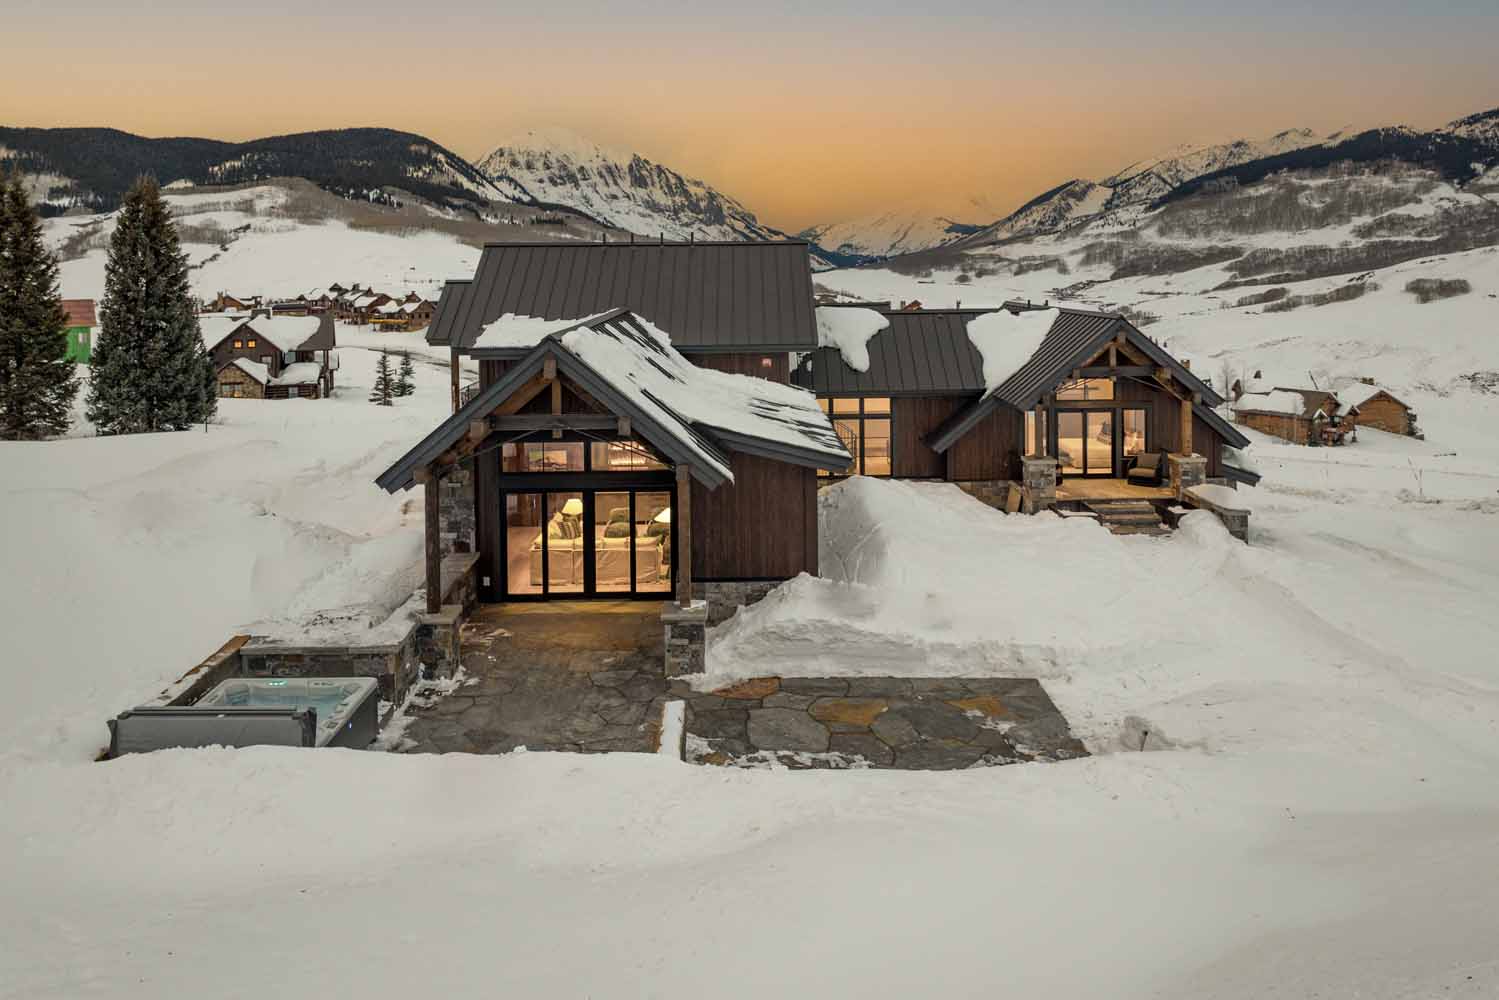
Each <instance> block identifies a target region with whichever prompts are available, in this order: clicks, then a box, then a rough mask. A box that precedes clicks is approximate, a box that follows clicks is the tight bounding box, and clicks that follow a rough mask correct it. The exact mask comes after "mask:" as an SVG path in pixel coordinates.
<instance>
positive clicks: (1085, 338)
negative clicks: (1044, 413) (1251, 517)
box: [928, 308, 1249, 452]
mask: <svg viewBox="0 0 1499 1000" xmlns="http://www.w3.org/2000/svg"><path fill="white" fill-rule="evenodd" d="M1121 333H1122V334H1124V336H1125V338H1126V340H1127V341H1128V343H1129V344H1130V346H1132V347H1134V348H1135V349H1136V350H1138V351H1140V352H1141V353H1143V354H1144V355H1145V356H1146V357H1148V358H1149V359H1150V360H1151V361H1152V362H1154V363H1155V364H1157V365H1159V366H1160V367H1162V368H1165V369H1167V370H1168V371H1170V372H1171V374H1172V375H1173V376H1175V377H1176V379H1177V380H1178V381H1180V382H1181V383H1182V384H1183V385H1184V386H1186V387H1187V389H1188V390H1189V391H1191V392H1194V393H1197V394H1199V395H1200V396H1201V397H1202V400H1203V402H1202V403H1199V404H1194V406H1193V409H1194V412H1196V413H1197V415H1198V416H1200V417H1202V419H1203V420H1204V421H1205V422H1206V423H1207V424H1208V425H1209V426H1211V427H1212V428H1213V429H1214V430H1216V431H1218V433H1219V434H1221V435H1222V436H1223V437H1224V438H1225V439H1226V440H1228V441H1229V442H1230V443H1231V444H1235V445H1236V446H1237V447H1244V446H1247V445H1248V443H1249V440H1248V439H1247V438H1245V437H1244V435H1243V434H1241V433H1239V431H1237V430H1236V429H1235V428H1234V426H1233V425H1232V424H1230V423H1229V422H1228V421H1226V420H1224V419H1223V418H1222V417H1221V416H1219V415H1218V414H1217V413H1216V412H1214V411H1213V409H1212V407H1214V406H1217V405H1218V404H1220V403H1222V402H1223V397H1222V396H1220V395H1218V393H1217V392H1216V391H1214V389H1213V388H1212V386H1210V385H1208V384H1207V383H1205V382H1203V381H1202V380H1201V379H1200V378H1198V377H1197V376H1196V375H1194V374H1192V371H1191V370H1190V369H1189V368H1187V367H1186V366H1185V365H1183V364H1182V363H1181V362H1180V361H1177V360H1176V359H1175V358H1174V357H1172V356H1171V355H1170V354H1168V353H1166V351H1165V350H1164V349H1163V348H1162V347H1161V346H1160V345H1159V344H1157V343H1156V342H1155V341H1153V340H1151V339H1150V338H1149V337H1147V336H1145V335H1144V334H1143V333H1141V332H1140V331H1139V329H1138V328H1136V327H1135V325H1134V324H1133V323H1131V322H1129V320H1127V319H1125V318H1124V317H1123V316H1119V315H1116V314H1113V313H1099V312H1087V311H1084V310H1081V309H1065V308H1064V309H1059V310H1058V311H1057V318H1056V320H1055V321H1054V322H1053V323H1052V324H1051V329H1049V330H1047V331H1046V336H1045V337H1044V338H1042V340H1041V346H1040V347H1038V348H1037V349H1036V353H1034V354H1032V355H1031V358H1030V360H1029V361H1027V362H1026V363H1025V364H1023V365H1021V366H1020V367H1019V368H1018V369H1017V370H1016V371H1015V373H1014V374H1013V375H1011V376H1010V377H1009V378H1007V379H1005V380H1004V382H1002V383H1000V385H999V386H998V387H997V388H996V389H995V390H994V391H993V392H991V393H989V394H988V395H986V396H984V397H983V398H982V399H979V400H977V401H975V402H974V403H972V404H971V405H969V406H966V407H964V408H962V409H960V410H959V411H958V412H957V413H955V414H953V415H952V417H950V418H949V419H948V420H947V421H946V422H944V423H943V424H942V425H941V426H939V427H938V428H937V429H936V430H935V431H933V432H932V433H931V434H930V435H929V436H928V444H929V445H930V446H931V447H932V449H933V450H935V451H939V452H940V451H947V449H949V448H951V447H952V446H953V445H954V444H956V443H957V441H958V440H959V439H960V438H961V437H962V436H963V435H964V434H967V433H968V432H969V431H970V430H972V429H973V428H974V426H975V425H977V424H978V422H979V421H980V420H982V419H983V418H984V417H985V416H987V415H988V414H989V413H990V412H991V411H992V410H994V408H995V407H997V406H999V405H1001V404H1005V405H1009V406H1011V407H1014V408H1015V409H1017V410H1028V409H1030V408H1031V407H1032V406H1034V405H1036V402H1037V401H1038V400H1039V399H1040V398H1041V396H1043V395H1044V394H1045V393H1046V392H1047V391H1049V390H1050V389H1051V388H1053V387H1054V386H1056V385H1057V384H1058V383H1059V382H1061V381H1062V380H1063V379H1065V378H1066V377H1067V376H1068V374H1069V373H1070V372H1071V371H1072V369H1074V368H1076V367H1078V366H1080V365H1082V364H1083V363H1084V362H1086V361H1088V360H1089V359H1090V358H1092V357H1093V356H1094V355H1096V354H1097V353H1098V352H1099V351H1101V350H1103V348H1104V347H1106V346H1107V345H1108V343H1109V341H1111V340H1113V339H1114V337H1116V336H1118V335H1119V334H1121Z"/></svg>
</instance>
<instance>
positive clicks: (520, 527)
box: [505, 493, 546, 594]
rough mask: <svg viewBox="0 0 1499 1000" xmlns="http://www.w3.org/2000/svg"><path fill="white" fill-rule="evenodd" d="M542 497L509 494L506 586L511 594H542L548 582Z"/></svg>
mask: <svg viewBox="0 0 1499 1000" xmlns="http://www.w3.org/2000/svg"><path fill="white" fill-rule="evenodd" d="M545 561H546V553H545V551H544V550H543V548H542V536H541V494H540V493H507V494H505V562H506V567H505V583H506V592H507V593H510V594H540V593H541V592H542V580H543V579H545V577H544V576H543V573H544V572H545V568H544V564H545Z"/></svg>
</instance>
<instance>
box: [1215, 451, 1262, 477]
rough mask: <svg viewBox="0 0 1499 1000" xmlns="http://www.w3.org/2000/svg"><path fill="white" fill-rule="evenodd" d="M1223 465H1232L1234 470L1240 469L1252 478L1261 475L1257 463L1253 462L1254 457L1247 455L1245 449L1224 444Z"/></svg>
mask: <svg viewBox="0 0 1499 1000" xmlns="http://www.w3.org/2000/svg"><path fill="white" fill-rule="evenodd" d="M1223 464H1224V465H1232V466H1233V467H1234V468H1236V469H1242V470H1243V471H1244V472H1247V473H1249V474H1250V475H1253V476H1259V475H1263V473H1262V472H1261V471H1260V466H1259V463H1258V462H1256V461H1255V460H1254V456H1253V455H1251V454H1249V451H1248V450H1247V449H1245V448H1235V447H1234V446H1233V445H1228V444H1225V445H1224V446H1223Z"/></svg>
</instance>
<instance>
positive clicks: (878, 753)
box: [686, 677, 1087, 771]
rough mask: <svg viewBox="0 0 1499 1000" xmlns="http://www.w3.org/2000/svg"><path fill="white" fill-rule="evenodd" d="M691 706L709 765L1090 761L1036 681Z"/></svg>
mask: <svg viewBox="0 0 1499 1000" xmlns="http://www.w3.org/2000/svg"><path fill="white" fill-rule="evenodd" d="M686 700H687V733H688V736H689V737H690V738H689V740H688V746H689V759H691V760H693V761H694V762H696V763H701V764H717V765H727V766H738V767H765V766H769V765H771V764H772V763H779V764H781V765H784V766H786V767H792V768H867V767H873V768H894V769H900V770H913V771H943V770H956V769H960V768H969V767H992V766H998V765H1002V764H1016V763H1022V762H1029V761H1055V760H1065V759H1068V758H1072V757H1082V756H1086V755H1087V751H1086V750H1085V749H1084V748H1083V745H1082V743H1081V742H1079V741H1078V740H1077V739H1075V738H1074V737H1073V736H1072V733H1071V732H1070V730H1069V729H1068V727H1067V720H1066V719H1064V718H1063V717H1062V714H1061V712H1059V711H1058V710H1057V707H1056V705H1054V704H1053V703H1052V700H1051V698H1050V697H1048V696H1047V694H1046V691H1045V689H1043V688H1042V687H1041V684H1040V682H1038V681H1035V680H1032V679H1027V678H956V677H938V678H901V677H850V678H844V677H784V678H775V677H760V678H754V679H752V680H748V681H742V682H740V683H738V684H734V685H732V686H730V687H727V688H723V689H720V690H717V691H712V692H709V693H694V694H692V695H689V696H688V697H687V699H686Z"/></svg>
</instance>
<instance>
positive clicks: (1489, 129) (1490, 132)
mask: <svg viewBox="0 0 1499 1000" xmlns="http://www.w3.org/2000/svg"><path fill="white" fill-rule="evenodd" d="M1440 131H1442V132H1446V133H1448V134H1450V135H1456V136H1461V137H1462V138H1465V139H1472V140H1474V141H1475V142H1483V143H1487V144H1489V145H1492V146H1495V147H1499V108H1494V109H1492V110H1490V111H1480V112H1479V113H1478V114H1476V115H1468V116H1467V117H1466V118H1459V119H1458V120H1457V121H1455V122H1452V123H1450V124H1449V125H1448V126H1447V127H1446V128H1444V129H1441V130H1440Z"/></svg>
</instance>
